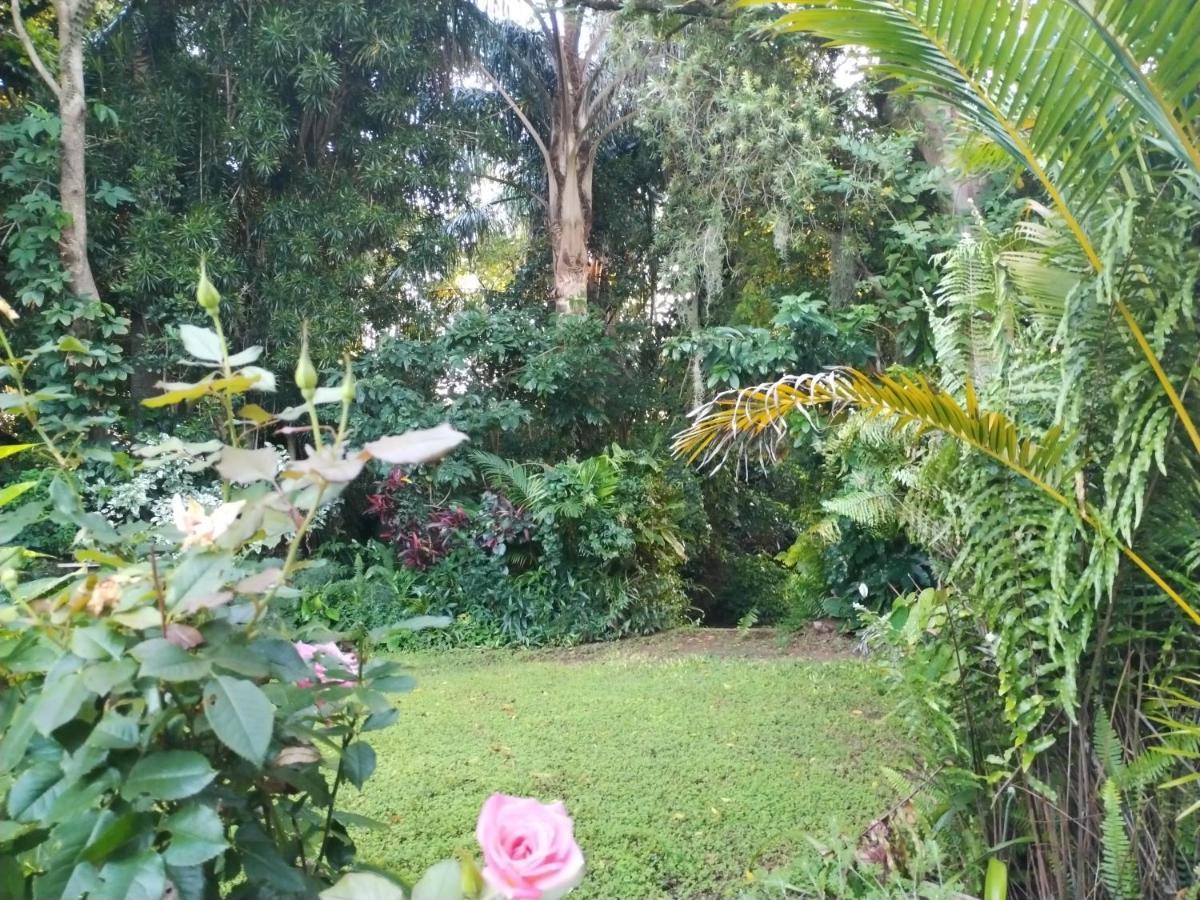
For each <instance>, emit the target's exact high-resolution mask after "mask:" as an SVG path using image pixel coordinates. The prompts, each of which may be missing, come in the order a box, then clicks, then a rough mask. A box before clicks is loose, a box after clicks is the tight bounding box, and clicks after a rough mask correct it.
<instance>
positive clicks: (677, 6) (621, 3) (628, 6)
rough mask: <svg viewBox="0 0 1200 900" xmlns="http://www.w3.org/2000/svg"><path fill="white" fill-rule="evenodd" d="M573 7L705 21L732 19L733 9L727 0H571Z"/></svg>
mask: <svg viewBox="0 0 1200 900" xmlns="http://www.w3.org/2000/svg"><path fill="white" fill-rule="evenodd" d="M571 5H572V6H582V7H585V8H586V9H594V10H596V11H597V12H621V11H623V10H630V11H632V12H644V13H657V14H660V15H680V16H697V17H700V18H704V19H732V18H733V14H734V10H733V7H732V6H730V5H728V4H727V3H725V0H711V2H706V0H683V2H682V3H670V2H667V0H571Z"/></svg>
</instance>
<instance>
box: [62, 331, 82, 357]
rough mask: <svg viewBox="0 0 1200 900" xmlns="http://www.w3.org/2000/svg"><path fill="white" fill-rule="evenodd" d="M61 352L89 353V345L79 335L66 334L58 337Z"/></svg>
mask: <svg viewBox="0 0 1200 900" xmlns="http://www.w3.org/2000/svg"><path fill="white" fill-rule="evenodd" d="M58 352H59V353H87V352H88V347H87V345H86V344H85V343H84V342H83V341H81V340H79V338H77V337H72V336H71V335H69V334H68V335H65V336H63V337H61V338H59V339H58Z"/></svg>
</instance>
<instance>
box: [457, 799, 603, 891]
mask: <svg viewBox="0 0 1200 900" xmlns="http://www.w3.org/2000/svg"><path fill="white" fill-rule="evenodd" d="M475 836H476V838H477V839H478V841H479V846H480V847H481V848H482V850H483V859H484V869H483V877H484V880H485V881H487V883H488V885H489V886H490V887H491V889H492V890H493V891H495V892H496V893H498V894H500V895H501V896H502V897H506V898H509V900H559V898H561V897H563V896H564V895H566V894H567V893H568V892H569V891H570V890H571V889H573V888H574V887H576V886H577V885H578V884H579V883H580V881H582V879H583V871H584V860H583V853H582V851H580V849H579V845H578V844H577V843H576V842H575V836H574V829H573V823H572V822H571V817H570V816H569V815H568V814H567V811H566V808H565V807H564V806H563V805H562V804H561V803H541V802H540V801H538V800H534V799H529V798H524V797H509V796H507V795H505V794H493V795H492V796H491V797H489V798H488V799H487V802H485V803H484V805H483V809H482V810H481V811H480V814H479V822H478V824H477V825H476V828H475Z"/></svg>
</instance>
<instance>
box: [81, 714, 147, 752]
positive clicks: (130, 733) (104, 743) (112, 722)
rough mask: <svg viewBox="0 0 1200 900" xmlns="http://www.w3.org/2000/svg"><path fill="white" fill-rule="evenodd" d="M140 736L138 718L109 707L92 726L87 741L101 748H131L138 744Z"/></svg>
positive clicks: (92, 745) (89, 744)
mask: <svg viewBox="0 0 1200 900" xmlns="http://www.w3.org/2000/svg"><path fill="white" fill-rule="evenodd" d="M139 736H140V732H139V730H138V720H137V719H136V718H134V717H133V716H123V715H121V713H119V712H117V711H116V710H113V709H109V710H106V711H105V713H104V715H103V716H101V717H100V721H99V722H97V723H96V725H95V727H93V728H92V733H91V734H90V735H88V739H87V743H88V746H91V747H98V748H99V749H101V750H131V749H133V748H134V747H136V746H137V745H138V738H139Z"/></svg>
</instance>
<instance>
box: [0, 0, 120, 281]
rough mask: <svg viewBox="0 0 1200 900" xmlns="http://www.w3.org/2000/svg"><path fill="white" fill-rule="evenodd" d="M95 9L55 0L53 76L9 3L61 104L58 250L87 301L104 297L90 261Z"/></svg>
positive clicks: (17, 8) (15, 3) (81, 1)
mask: <svg viewBox="0 0 1200 900" xmlns="http://www.w3.org/2000/svg"><path fill="white" fill-rule="evenodd" d="M93 5H94V4H93V3H92V2H90V0H55V2H54V12H55V16H56V18H57V21H58V76H57V77H55V76H54V75H53V74H52V73H51V71H50V69H49V68H48V67H47V66H46V64H45V62H43V60H42V57H41V54H39V53H38V50H37V47H36V46H35V45H34V43H33V40H32V38H30V36H29V31H28V30H27V29H26V27H25V20H24V18H23V17H22V15H21V0H11V10H12V21H13V29H14V30H15V31H16V33H17V37H18V38H19V39H20V41H21V45H22V46H23V47H24V48H25V52H26V53H27V54H28V55H29V61H30V63H32V64H33V67H34V69H35V70H36V71H37V73H38V76H39V77H40V78H41V79H42V81H44V82H45V83H46V86H47V87H48V88H49V89H50V92H51V93H52V94H54V96H55V97H56V98H57V99H58V115H59V119H60V120H61V122H62V131H61V133H60V138H59V143H60V153H59V179H58V193H59V200H60V202H61V203H62V208H63V211H64V212H65V213H66V214H67V216H68V221H67V223H66V224H65V226H64V227H63V233H62V239H61V241H60V243H59V251H60V254H61V256H62V264H63V268H64V269H66V272H67V275H68V278H69V279H70V287H71V291H72V292H73V293H75V294H76V295H78V296H80V297H86V298H88V299H98V298H99V296H100V292H99V291H98V290H97V289H96V279H95V278H93V277H92V266H91V263H90V262H89V261H88V220H87V174H86V161H85V148H86V146H87V102H86V96H85V92H84V81H83V45H84V38H85V36H86V28H85V24H86V20H87V17H88V15H89V14H90V12H91V10H92V7H93Z"/></svg>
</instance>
